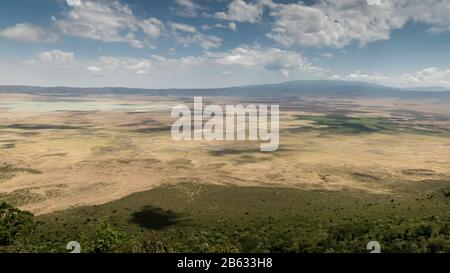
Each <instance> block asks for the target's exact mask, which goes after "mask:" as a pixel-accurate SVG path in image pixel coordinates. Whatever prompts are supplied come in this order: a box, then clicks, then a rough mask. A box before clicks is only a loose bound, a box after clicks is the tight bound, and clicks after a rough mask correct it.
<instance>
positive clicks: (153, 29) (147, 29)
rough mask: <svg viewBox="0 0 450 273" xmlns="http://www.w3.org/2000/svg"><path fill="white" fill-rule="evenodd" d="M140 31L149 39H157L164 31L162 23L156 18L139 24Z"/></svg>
mask: <svg viewBox="0 0 450 273" xmlns="http://www.w3.org/2000/svg"><path fill="white" fill-rule="evenodd" d="M140 27H141V28H142V31H143V32H144V33H145V34H147V35H148V37H150V38H151V39H156V38H158V37H159V36H160V35H161V33H162V32H163V30H164V23H163V22H161V21H160V20H158V19H156V18H150V19H147V20H144V21H142V22H141V24H140Z"/></svg>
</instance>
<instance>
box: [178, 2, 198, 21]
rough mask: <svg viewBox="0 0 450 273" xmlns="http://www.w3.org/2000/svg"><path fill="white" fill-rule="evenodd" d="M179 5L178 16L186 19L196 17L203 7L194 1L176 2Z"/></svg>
mask: <svg viewBox="0 0 450 273" xmlns="http://www.w3.org/2000/svg"><path fill="white" fill-rule="evenodd" d="M175 3H176V5H177V9H176V12H177V15H178V16H184V17H196V16H198V14H199V12H200V11H201V10H202V7H201V6H200V5H198V4H196V3H195V2H194V1H193V0H175Z"/></svg>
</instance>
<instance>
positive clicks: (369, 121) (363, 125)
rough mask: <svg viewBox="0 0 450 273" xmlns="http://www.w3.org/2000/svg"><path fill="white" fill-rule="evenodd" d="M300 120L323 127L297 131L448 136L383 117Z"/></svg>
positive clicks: (336, 117) (313, 117)
mask: <svg viewBox="0 0 450 273" xmlns="http://www.w3.org/2000/svg"><path fill="white" fill-rule="evenodd" d="M296 118H297V119H300V120H309V121H313V122H314V123H315V125H319V126H322V127H300V128H297V131H311V130H318V131H323V132H328V133H333V134H363V133H410V134H423V135H441V136H448V135H449V134H448V132H441V131H433V130H425V129H417V128H413V127H409V126H406V125H404V124H401V123H399V122H394V121H391V120H389V119H387V118H381V117H349V116H345V115H326V116H308V115H301V116H296Z"/></svg>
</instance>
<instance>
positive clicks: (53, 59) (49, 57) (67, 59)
mask: <svg viewBox="0 0 450 273" xmlns="http://www.w3.org/2000/svg"><path fill="white" fill-rule="evenodd" d="M38 57H39V61H41V62H42V63H43V64H46V65H58V66H60V65H69V64H73V63H74V61H75V53H73V52H64V51H61V50H52V51H45V52H41V53H39V54H38Z"/></svg>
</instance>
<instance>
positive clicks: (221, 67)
mask: <svg viewBox="0 0 450 273" xmlns="http://www.w3.org/2000/svg"><path fill="white" fill-rule="evenodd" d="M311 79H314V80H352V81H365V82H372V83H379V84H384V85H389V86H399V87H419V86H442V87H447V88H448V87H450V1H448V0H320V1H319V0H317V1H314V0H305V1H291V0H151V1H147V0H33V1H30V0H2V1H1V3H0V85H38V86H73V87H108V86H115V87H119V86H120V87H137V88H210V87H227V86H238V85H249V84H265V83H275V82H283V81H291V80H311Z"/></svg>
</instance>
